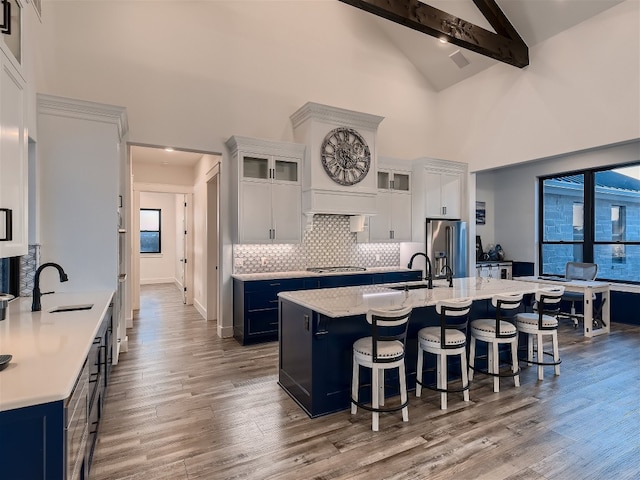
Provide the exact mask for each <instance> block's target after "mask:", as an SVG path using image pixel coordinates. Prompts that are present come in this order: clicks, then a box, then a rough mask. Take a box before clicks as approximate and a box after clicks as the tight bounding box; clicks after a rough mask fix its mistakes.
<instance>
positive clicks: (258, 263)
mask: <svg viewBox="0 0 640 480" xmlns="http://www.w3.org/2000/svg"><path fill="white" fill-rule="evenodd" d="M233 258H234V273H259V272H289V271H298V270H305V269H306V268H309V267H332V266H356V267H365V268H367V267H369V268H371V267H396V266H399V265H400V244H399V243H358V241H357V238H356V234H355V233H353V232H351V231H350V225H349V217H348V216H345V215H315V216H314V217H313V229H312V230H311V231H308V232H305V233H304V235H303V238H302V243H301V244H275V245H246V244H243V245H234V246H233ZM377 258H379V260H377ZM236 259H242V266H241V267H240V266H235V265H237V262H236Z"/></svg>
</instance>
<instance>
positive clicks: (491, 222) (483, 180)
mask: <svg viewBox="0 0 640 480" xmlns="http://www.w3.org/2000/svg"><path fill="white" fill-rule="evenodd" d="M494 188H496V184H495V175H493V174H491V173H488V174H483V175H481V174H478V175H476V200H477V201H479V202H484V203H485V213H486V215H485V219H486V221H485V224H484V225H476V226H475V228H476V235H480V237H481V239H482V248H483V250H484V251H485V252H486V251H487V250H488V248H487V247H488V246H489V245H491V244H493V245H495V244H496V237H495V220H496V215H495V198H494ZM469 223H475V211H473V212H471V213H470V215H469ZM498 243H499V242H498ZM500 245H502V244H500ZM502 246H503V247H504V245H502ZM505 253H506V252H505ZM507 258H511V257H509V256H508V255H507Z"/></svg>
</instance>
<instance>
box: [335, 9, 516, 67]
mask: <svg viewBox="0 0 640 480" xmlns="http://www.w3.org/2000/svg"><path fill="white" fill-rule="evenodd" d="M340 1H341V2H343V3H346V4H349V5H352V6H354V7H356V8H359V9H361V10H364V11H366V12H369V13H373V14H374V15H378V16H380V17H382V18H386V19H387V20H391V21H392V22H395V23H399V24H400V25H404V26H405V27H409V28H412V29H414V30H417V31H419V32H422V33H426V34H427V35H431V36H432V37H436V38H439V39H446V40H447V41H448V42H449V43H453V44H454V45H457V46H459V47H462V48H466V49H468V50H471V51H474V52H476V53H479V54H481V55H485V56H487V57H490V58H493V59H495V60H498V61H500V62H504V63H508V64H509V65H514V66H516V67H519V68H523V67H526V66H527V65H529V48H528V47H527V44H526V43H524V41H523V40H522V38H521V37H520V35H518V32H517V31H516V29H515V28H514V27H513V25H511V23H510V22H509V20H508V19H507V17H506V16H505V15H504V13H502V10H500V7H499V6H498V5H497V4H496V2H495V0H473V2H474V3H475V4H476V6H477V7H478V9H479V10H480V12H481V13H482V14H483V15H484V16H485V18H486V19H487V21H488V22H489V24H490V25H491V26H492V27H493V28H494V29H495V31H496V32H497V33H494V32H490V31H489V30H485V29H484V28H482V27H479V26H477V25H475V24H473V23H471V22H467V21H466V20H463V19H461V18H458V17H456V16H454V15H451V14H449V13H447V12H443V11H442V10H439V9H437V8H435V7H432V6H430V5H427V4H426V3H422V2H420V1H418V0H340Z"/></svg>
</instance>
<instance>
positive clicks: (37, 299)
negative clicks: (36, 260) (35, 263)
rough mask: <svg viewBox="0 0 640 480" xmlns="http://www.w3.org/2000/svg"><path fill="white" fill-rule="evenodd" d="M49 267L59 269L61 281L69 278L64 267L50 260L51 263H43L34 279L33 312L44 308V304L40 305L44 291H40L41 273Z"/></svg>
mask: <svg viewBox="0 0 640 480" xmlns="http://www.w3.org/2000/svg"><path fill="white" fill-rule="evenodd" d="M47 267H54V268H56V269H57V270H58V274H59V275H60V281H61V282H66V281H67V280H69V277H67V274H66V273H64V270H63V269H62V267H61V266H60V265H58V264H57V263H53V262H49V263H43V264H42V265H40V266H39V267H38V269H37V270H36V275H35V277H34V279H33V301H32V302H31V311H32V312H39V311H40V310H41V309H42V306H41V305H40V297H41V296H42V293H40V273H41V272H42V270H44V269H45V268H47ZM49 293H53V292H49Z"/></svg>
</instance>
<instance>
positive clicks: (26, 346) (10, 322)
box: [0, 291, 113, 411]
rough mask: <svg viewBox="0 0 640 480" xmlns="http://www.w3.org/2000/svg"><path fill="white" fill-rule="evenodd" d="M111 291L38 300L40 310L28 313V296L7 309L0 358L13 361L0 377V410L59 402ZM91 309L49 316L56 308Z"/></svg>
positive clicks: (0, 328) (80, 364) (0, 330)
mask: <svg viewBox="0 0 640 480" xmlns="http://www.w3.org/2000/svg"><path fill="white" fill-rule="evenodd" d="M112 297H113V292H108V291H104V292H83V293H57V294H51V295H43V296H42V311H40V312H31V300H32V299H31V297H20V298H17V299H16V300H14V301H12V302H11V303H10V304H9V309H8V310H7V318H6V319H5V320H3V321H0V354H10V355H12V356H13V359H12V360H11V362H10V363H9V365H8V366H7V368H5V369H4V370H3V371H1V372H0V411H6V410H11V409H16V408H21V407H26V406H31V405H39V404H43V403H48V402H53V401H57V400H64V399H65V398H67V397H68V396H69V395H70V394H71V391H72V389H73V387H74V384H75V381H76V378H77V377H78V374H79V373H80V371H81V369H82V367H83V364H84V361H85V359H86V358H87V354H88V353H89V349H90V348H91V345H92V343H93V340H94V338H95V336H96V333H97V331H98V328H99V327H100V324H101V322H102V320H103V318H104V316H105V314H106V312H107V309H108V308H109V305H110V303H111V300H112ZM80 304H93V307H92V308H91V309H90V310H78V311H67V312H58V313H51V312H50V310H52V309H53V308H55V307H59V306H61V305H80Z"/></svg>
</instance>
